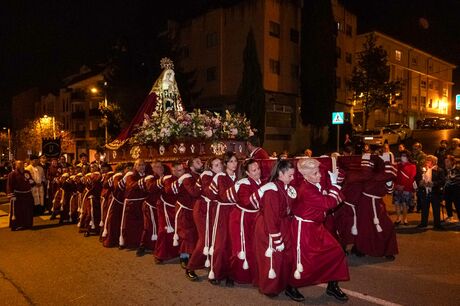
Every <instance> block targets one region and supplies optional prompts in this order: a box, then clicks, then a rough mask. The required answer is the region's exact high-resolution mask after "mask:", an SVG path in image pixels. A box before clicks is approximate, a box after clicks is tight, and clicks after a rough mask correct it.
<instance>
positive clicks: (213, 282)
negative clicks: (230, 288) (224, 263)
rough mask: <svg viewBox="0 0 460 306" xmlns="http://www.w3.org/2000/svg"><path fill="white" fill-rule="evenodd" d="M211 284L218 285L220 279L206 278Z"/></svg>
mask: <svg viewBox="0 0 460 306" xmlns="http://www.w3.org/2000/svg"><path fill="white" fill-rule="evenodd" d="M208 281H209V283H210V284H211V285H214V286H218V285H220V280H217V279H209V280H208Z"/></svg>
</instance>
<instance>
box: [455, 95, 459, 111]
mask: <svg viewBox="0 0 460 306" xmlns="http://www.w3.org/2000/svg"><path fill="white" fill-rule="evenodd" d="M455 110H460V95H456V96H455Z"/></svg>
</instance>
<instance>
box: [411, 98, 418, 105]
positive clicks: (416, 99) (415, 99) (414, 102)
mask: <svg viewBox="0 0 460 306" xmlns="http://www.w3.org/2000/svg"><path fill="white" fill-rule="evenodd" d="M417 101H418V97H417V96H412V104H417Z"/></svg>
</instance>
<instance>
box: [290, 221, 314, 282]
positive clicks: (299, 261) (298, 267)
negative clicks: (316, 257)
mask: <svg viewBox="0 0 460 306" xmlns="http://www.w3.org/2000/svg"><path fill="white" fill-rule="evenodd" d="M294 217H295V218H296V220H297V221H298V223H297V248H296V251H297V254H296V257H297V261H296V264H297V265H296V270H295V272H294V278H295V279H300V273H302V272H303V265H302V258H301V256H300V254H301V252H300V235H301V233H302V223H304V222H306V223H315V221H313V220H309V219H302V218H301V217H298V216H294Z"/></svg>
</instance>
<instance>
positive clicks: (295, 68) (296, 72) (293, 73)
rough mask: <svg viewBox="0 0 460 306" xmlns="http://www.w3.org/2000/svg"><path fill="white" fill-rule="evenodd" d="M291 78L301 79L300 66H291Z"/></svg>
mask: <svg viewBox="0 0 460 306" xmlns="http://www.w3.org/2000/svg"><path fill="white" fill-rule="evenodd" d="M291 77H292V78H293V79H296V80H297V79H298V78H299V65H295V64H292V65H291Z"/></svg>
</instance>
